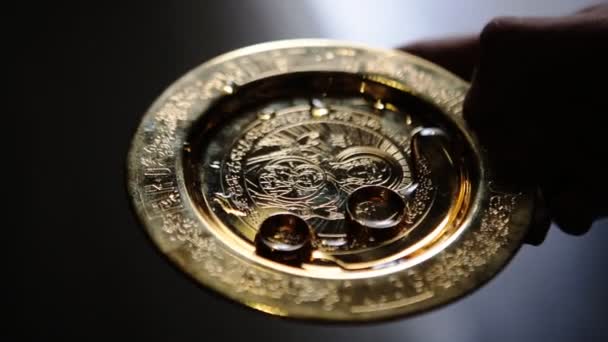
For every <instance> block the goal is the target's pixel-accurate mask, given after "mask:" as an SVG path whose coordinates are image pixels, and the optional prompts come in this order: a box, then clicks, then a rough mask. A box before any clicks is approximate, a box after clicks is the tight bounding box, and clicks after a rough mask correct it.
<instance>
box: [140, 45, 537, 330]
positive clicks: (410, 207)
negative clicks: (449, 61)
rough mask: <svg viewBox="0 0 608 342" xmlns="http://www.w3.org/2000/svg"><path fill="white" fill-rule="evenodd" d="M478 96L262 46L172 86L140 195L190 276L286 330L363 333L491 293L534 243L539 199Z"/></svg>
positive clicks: (158, 107) (369, 63)
mask: <svg viewBox="0 0 608 342" xmlns="http://www.w3.org/2000/svg"><path fill="white" fill-rule="evenodd" d="M467 87H468V85H467V84H466V83H465V82H464V81H462V80H460V79H458V78H457V77H455V76H454V75H452V74H450V73H449V72H447V71H445V70H443V69H441V68H439V67H438V66H435V65H433V64H431V63H429V62H427V61H424V60H421V59H419V58H417V57H414V56H411V55H408V54H405V53H403V52H399V51H393V50H380V49H373V48H369V47H364V46H358V45H353V44H347V43H342V42H335V41H326V40H293V41H280V42H273V43H267V44H261V45H256V46H252V47H247V48H244V49H240V50H237V51H234V52H231V53H228V54H225V55H223V56H220V57H217V58H215V59H213V60H211V61H209V62H207V63H205V64H203V65H201V66H200V67H198V68H196V69H194V70H192V71H191V72H189V73H188V74H187V75H185V76H184V77H183V78H181V79H180V80H178V81H177V82H176V83H175V84H173V85H172V86H171V87H170V88H169V89H168V90H167V91H166V92H165V93H164V94H163V95H162V96H161V97H160V98H159V99H158V100H157V101H156V102H155V103H154V105H153V106H152V107H151V109H150V110H149V111H148V113H147V114H146V115H145V116H144V118H143V120H142V122H141V124H140V126H139V129H138V131H137V133H136V134H135V136H134V139H133V143H132V147H131V151H130V153H129V158H128V170H129V175H128V186H129V193H130V195H131V197H132V201H133V203H134V207H135V209H136V211H137V214H138V216H139V218H140V219H141V221H142V222H143V225H144V226H145V228H146V230H147V231H148V233H149V235H150V237H151V238H152V240H153V241H154V242H155V243H156V245H157V246H158V247H159V248H160V250H161V251H162V252H163V253H164V254H166V255H167V256H168V257H169V258H170V259H171V260H172V261H173V262H174V263H176V264H177V265H178V266H179V267H180V268H181V269H182V270H183V271H185V272H186V273H188V274H189V275H190V276H191V277H192V278H194V279H195V280H197V281H198V282H200V283H201V284H203V285H204V286H206V287H208V288H211V289H213V290H215V291H217V292H219V293H221V294H222V295H224V296H226V297H229V298H231V299H233V300H235V301H238V302H240V303H243V304H245V305H247V306H250V307H252V308H255V309H258V310H261V311H264V312H268V313H271V314H275V315H281V316H289V317H295V318H303V319H315V320H332V321H363V320H373V319H381V318H389V317H395V316H398V315H404V314H411V313H414V312H419V311H421V310H425V309H429V308H432V307H435V306H437V305H440V304H444V303H447V302H449V301H451V300H454V299H456V298H458V297H461V296H463V295H464V294H466V293H468V292H470V291H471V290H473V289H475V288H477V287H479V286H480V285H481V284H483V283H484V282H485V281H487V280H488V279H490V278H491V277H492V276H493V275H494V274H496V272H498V271H499V270H500V268H501V267H503V266H504V265H505V264H506V263H507V262H508V260H509V258H510V257H511V256H512V255H513V254H514V253H515V251H516V250H517V248H518V247H519V246H520V244H521V243H522V239H523V237H524V235H525V233H526V232H527V229H528V225H529V224H530V221H531V213H532V207H533V203H532V198H533V196H532V195H531V192H530V191H529V190H528V189H525V188H521V187H518V186H517V185H515V184H512V183H511V182H510V181H509V180H507V179H498V178H496V176H493V173H492V168H491V165H488V161H487V158H486V153H487V152H486V151H484V150H483V149H482V148H481V147H480V146H479V144H478V142H477V141H476V138H475V136H474V135H473V134H472V133H471V132H470V131H469V129H468V128H467V126H466V124H465V123H464V122H463V120H462V118H461V107H462V102H463V99H464V96H465V93H466V91H467Z"/></svg>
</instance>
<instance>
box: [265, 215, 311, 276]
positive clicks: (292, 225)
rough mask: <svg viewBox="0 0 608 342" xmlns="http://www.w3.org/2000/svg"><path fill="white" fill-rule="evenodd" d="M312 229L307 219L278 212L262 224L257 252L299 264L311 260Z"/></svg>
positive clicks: (291, 263) (287, 262)
mask: <svg viewBox="0 0 608 342" xmlns="http://www.w3.org/2000/svg"><path fill="white" fill-rule="evenodd" d="M311 236H312V235H311V231H310V228H309V227H308V224H307V223H306V221H304V220H303V219H302V218H300V217H298V216H296V215H293V214H288V213H286V214H276V215H272V216H270V217H268V218H267V219H265V220H264V222H262V224H261V225H260V229H259V230H258V233H257V234H256V237H255V246H256V253H258V254H259V255H261V256H264V257H266V258H268V259H271V260H273V261H277V262H281V263H285V264H290V265H298V264H301V263H302V262H304V261H307V260H310V256H311V253H312V247H311Z"/></svg>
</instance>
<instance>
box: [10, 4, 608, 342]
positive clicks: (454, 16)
mask: <svg viewBox="0 0 608 342" xmlns="http://www.w3.org/2000/svg"><path fill="white" fill-rule="evenodd" d="M590 3H594V2H593V1H566V0H562V1H537V2H529V1H511V2H507V1H504V2H498V1H464V2H454V4H447V2H440V1H414V2H405V1H404V2H397V1H372V2H363V1H353V2H347V1H326V2H322V1H316V0H309V1H299V2H296V1H280V0H276V1H270V0H268V1H221V2H220V1H217V2H211V1H205V2H203V1H200V2H179V3H171V2H166V3H160V2H142V3H139V4H133V3H128V4H104V3H100V4H95V5H91V4H89V3H87V4H80V5H74V4H71V5H67V4H57V3H53V4H52V5H46V6H44V7H41V6H40V5H34V4H31V5H30V4H25V8H22V9H21V11H22V12H21V14H23V15H24V16H23V17H24V18H27V22H28V23H30V22H31V25H28V26H29V27H28V29H27V30H21V29H19V28H17V27H12V28H11V27H9V28H6V29H5V33H8V34H9V35H10V36H12V39H14V40H15V41H16V43H17V45H16V51H17V52H19V53H18V54H14V53H13V52H14V51H11V52H10V53H9V55H10V56H11V57H15V56H17V57H16V59H17V61H16V62H17V63H11V64H8V65H7V68H8V69H13V70H9V71H16V72H17V74H18V76H19V78H18V80H17V83H16V85H17V87H18V89H19V92H20V93H22V95H24V96H23V97H24V98H23V99H20V100H19V102H18V104H19V105H18V108H19V111H18V112H17V114H16V115H15V116H17V117H19V118H20V119H24V122H23V123H21V124H20V125H19V126H16V127H21V128H23V129H20V130H18V132H17V133H18V134H20V136H21V137H22V138H21V139H18V140H17V143H18V145H20V147H25V148H26V149H27V153H22V154H19V156H18V158H19V159H20V160H19V161H18V163H19V164H20V165H22V164H25V165H26V173H25V176H26V178H27V181H26V182H25V183H24V184H27V186H26V189H27V192H28V193H27V194H26V202H25V204H26V207H27V208H28V211H27V213H26V215H20V216H19V222H20V223H19V226H20V227H21V228H20V229H21V230H20V233H22V234H24V236H22V237H21V238H20V239H19V240H17V241H18V242H15V243H14V245H15V246H17V247H16V248H14V249H15V251H11V253H12V258H11V260H13V262H12V263H11V264H12V266H13V267H15V268H16V277H14V279H16V280H17V292H16V293H15V294H14V295H13V293H12V292H11V293H9V296H8V297H9V298H8V302H9V304H11V305H14V307H15V309H14V310H12V309H11V310H10V312H9V313H10V315H11V317H12V319H16V321H17V324H10V326H9V327H8V329H4V332H3V334H4V333H8V334H10V335H12V338H11V339H10V340H21V339H28V338H32V339H35V340H51V339H52V338H54V337H58V338H61V339H62V340H65V339H70V340H71V339H78V340H116V339H122V338H135V339H137V340H144V339H145V340H153V341H156V340H169V341H179V340H208V341H214V340H220V339H239V340H240V339H243V340H245V339H246V340H252V341H259V340H278V339H281V340H286V341H291V340H293V341H319V340H325V339H332V340H347V341H353V342H354V341H368V340H369V341H372V340H374V341H380V340H382V341H393V340H394V341H408V340H424V341H443V340H449V341H488V340H491V341H513V340H521V341H537V340H541V339H548V340H550V341H579V340H580V341H582V340H598V341H599V340H602V339H606V338H608V326H607V324H606V322H605V319H606V317H607V314H608V309H607V307H608V300H606V296H607V294H606V285H605V284H606V281H607V280H608V275H606V270H607V267H606V266H608V265H607V264H608V263H607V261H606V260H608V251H607V250H606V247H605V246H606V245H608V224H607V223H606V221H604V222H600V223H598V224H596V226H595V227H594V228H593V229H592V230H591V232H590V233H588V234H586V235H584V236H582V237H571V236H567V235H565V234H564V233H562V232H560V231H559V230H558V229H557V228H555V227H553V228H552V229H551V231H550V233H549V236H548V238H547V240H546V241H545V242H544V243H543V245H541V246H540V247H531V246H524V248H523V249H522V250H521V252H520V253H519V254H518V255H517V256H516V257H515V259H514V260H513V262H512V263H511V264H510V265H508V266H507V268H506V269H505V271H503V272H502V273H501V274H499V275H498V277H497V278H496V279H494V280H493V281H491V282H490V283H489V284H488V285H486V286H485V287H483V288H482V289H480V290H479V291H477V292H475V293H474V294H473V295H472V296H469V297H466V298H465V299H463V300H460V301H458V302H456V303H454V304H452V305H449V306H447V307H443V308H440V309H438V310H435V311H432V312H430V313H426V314H424V315H421V316H417V317H414V318H409V319H404V320H397V321H392V322H386V323H379V324H373V325H363V326H335V325H334V326H323V325H319V324H303V323H300V322H294V321H287V320H281V319H276V318H272V317H269V316H267V315H265V314H262V313H257V312H254V311H250V310H248V309H245V308H243V307H240V306H238V305H234V304H232V303H229V302H227V301H225V300H223V299H222V298H219V297H218V296H216V295H213V294H211V293H209V292H208V291H205V290H202V289H201V288H200V287H199V286H198V285H196V284H195V283H194V282H192V281H190V280H189V279H187V278H186V277H185V276H183V275H182V274H181V273H180V272H179V271H177V270H176V269H175V268H173V267H172V266H171V265H170V264H169V262H167V261H166V260H165V259H164V258H163V257H162V256H161V255H160V254H159V253H158V252H157V251H156V249H155V248H154V246H153V245H152V244H151V243H150V241H149V240H148V239H147V237H146V236H145V234H144V232H143V230H142V229H141V227H139V225H138V223H137V222H136V220H135V218H134V216H133V215H132V213H131V211H130V207H129V202H128V200H127V197H126V192H125V186H124V177H125V158H126V153H127V149H128V146H129V142H130V139H131V136H132V134H133V133H134V131H135V129H136V127H137V124H138V122H139V119H140V117H141V116H142V115H143V113H144V112H145V111H146V109H147V107H148V106H149V105H150V104H151V102H152V101H153V100H154V99H155V98H156V96H158V95H159V94H160V92H161V91H162V90H163V89H164V88H165V87H166V86H168V85H169V84H170V83H171V82H172V81H173V80H175V79H176V78H178V77H179V76H180V75H182V74H183V73H185V72H186V71H187V70H189V69H191V68H193V67H195V66H196V65H198V64H200V63H202V62H204V61H205V60H207V59H209V58H211V57H213V56H216V55H218V54H220V53H223V52H226V51H229V50H231V49H235V48H239V47H242V46H245V45H250V44H253V43H257V42H262V41H268V40H276V39H285V38H298V37H330V38H342V39H350V40H357V41H362V42H365V43H369V44H373V45H380V46H387V47H391V46H397V45H399V44H401V43H406V42H408V41H411V40H413V39H419V38H426V37H435V36H440V35H445V34H454V33H462V32H475V31H477V30H479V29H480V28H481V27H482V26H483V23H484V22H486V21H487V20H488V19H490V18H491V17H493V16H495V15H504V14H520V15H523V14H534V15H541V14H546V15H557V14H561V13H570V12H571V11H573V10H575V9H577V8H580V7H583V6H584V5H587V4H590ZM28 6H29V7H28ZM11 14H12V13H6V14H5V15H8V16H10V15H11ZM23 137H27V138H23ZM9 242H10V241H9ZM11 243H12V242H11ZM7 340H8V339H7Z"/></svg>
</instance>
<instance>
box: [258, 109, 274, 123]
mask: <svg viewBox="0 0 608 342" xmlns="http://www.w3.org/2000/svg"><path fill="white" fill-rule="evenodd" d="M275 114H276V112H275V110H274V109H271V108H264V109H263V110H262V111H260V112H258V119H260V120H270V119H272V118H273V117H274V116H275Z"/></svg>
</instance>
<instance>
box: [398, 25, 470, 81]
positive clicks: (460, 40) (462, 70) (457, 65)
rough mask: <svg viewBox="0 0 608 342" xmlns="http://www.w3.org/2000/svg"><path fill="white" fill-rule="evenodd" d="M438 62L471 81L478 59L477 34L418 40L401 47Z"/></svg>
mask: <svg viewBox="0 0 608 342" xmlns="http://www.w3.org/2000/svg"><path fill="white" fill-rule="evenodd" d="M401 50H403V51H405V52H409V53H411V54H414V55H417V56H419V57H422V58H424V59H427V60H429V61H431V62H433V63H435V64H438V65H440V66H442V67H444V68H445V69H447V70H449V71H451V72H452V73H454V74H456V75H458V76H460V77H461V78H463V79H465V80H467V81H470V80H471V76H472V74H473V69H474V67H475V64H476V63H477V60H478V52H479V40H478V37H477V35H471V36H465V37H454V38H447V39H436V40H426V41H418V42H414V43H411V44H408V45H406V46H404V47H403V48H401Z"/></svg>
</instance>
